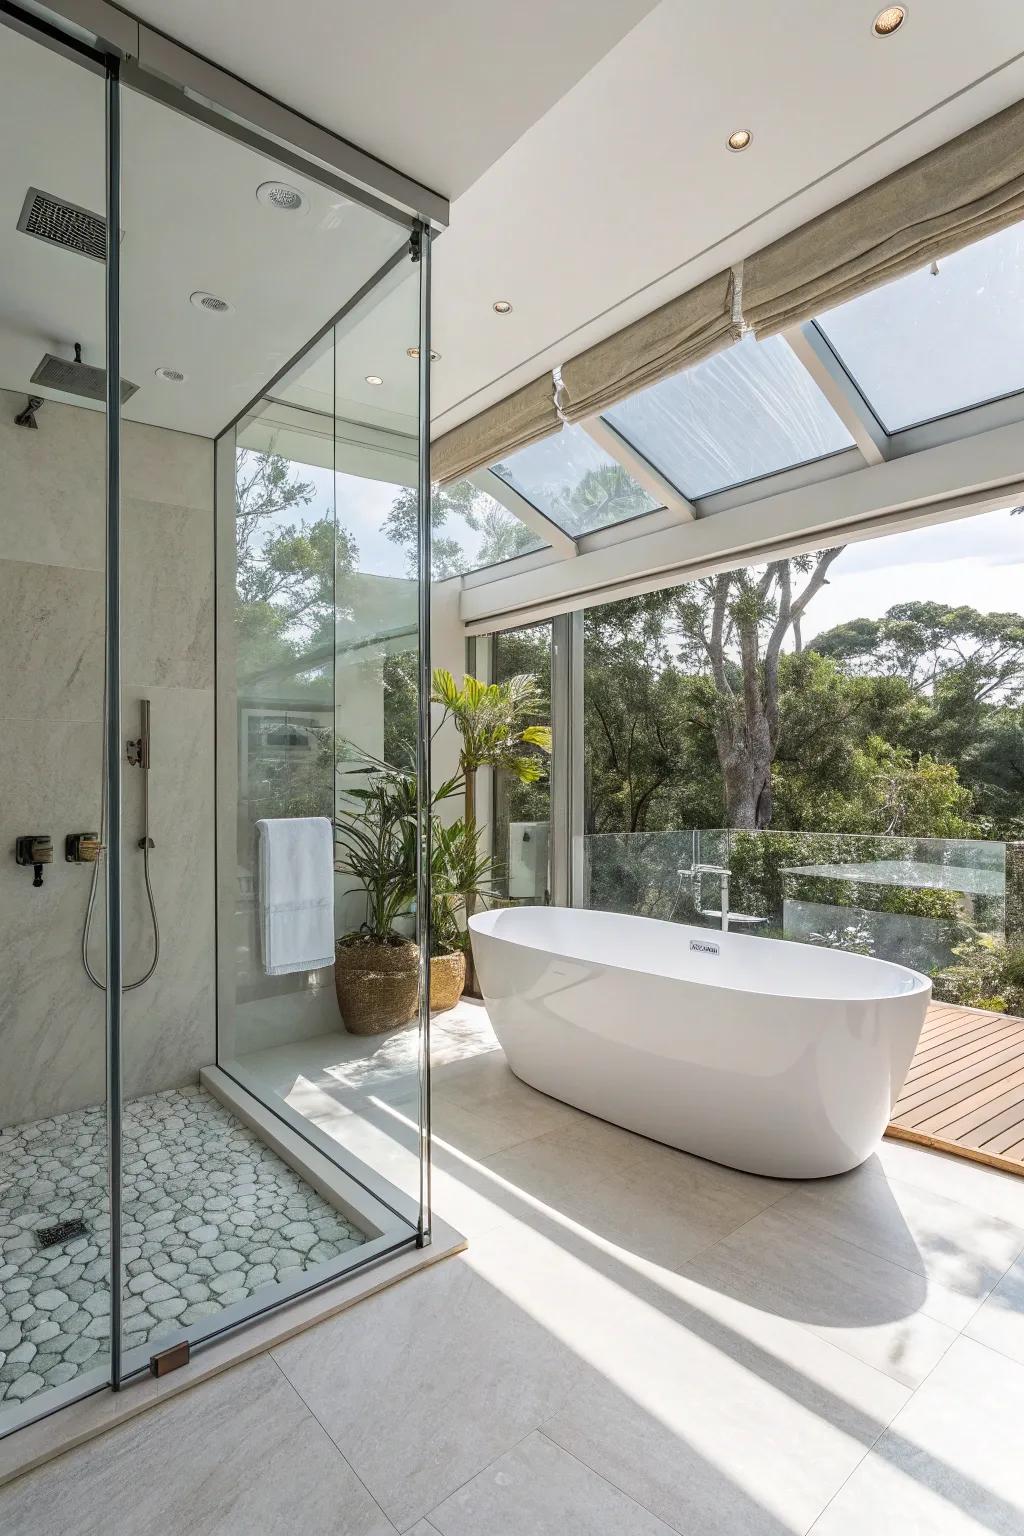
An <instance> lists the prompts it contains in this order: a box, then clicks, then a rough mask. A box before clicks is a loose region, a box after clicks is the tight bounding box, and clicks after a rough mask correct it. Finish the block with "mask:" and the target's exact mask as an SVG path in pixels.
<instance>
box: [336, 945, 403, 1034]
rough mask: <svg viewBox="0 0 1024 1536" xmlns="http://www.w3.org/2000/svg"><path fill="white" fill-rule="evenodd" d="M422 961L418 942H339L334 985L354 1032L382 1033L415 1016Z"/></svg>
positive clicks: (345, 1018) (350, 1028) (349, 1028)
mask: <svg viewBox="0 0 1024 1536" xmlns="http://www.w3.org/2000/svg"><path fill="white" fill-rule="evenodd" d="M419 963H420V961H419V950H418V949H417V948H416V945H415V944H345V943H344V942H339V944H338V947H337V950H336V951H335V957H334V986H335V990H336V991H337V994H338V1007H339V1008H340V1009H341V1017H342V1019H343V1021H344V1024H345V1028H346V1029H347V1030H348V1032H349V1034H350V1035H380V1034H383V1032H384V1031H385V1030H386V1029H397V1027H398V1026H399V1025H400V1024H407V1023H408V1022H409V1020H410V1019H412V1018H415V1016H416V1009H417V1004H418V1001H419Z"/></svg>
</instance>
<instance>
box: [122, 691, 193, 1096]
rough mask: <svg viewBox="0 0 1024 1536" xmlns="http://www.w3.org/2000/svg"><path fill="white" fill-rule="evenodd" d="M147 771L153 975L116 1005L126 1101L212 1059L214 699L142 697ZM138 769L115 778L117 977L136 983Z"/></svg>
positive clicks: (142, 942)
mask: <svg viewBox="0 0 1024 1536" xmlns="http://www.w3.org/2000/svg"><path fill="white" fill-rule="evenodd" d="M147 696H148V697H149V699H150V705H151V726H150V729H151V751H152V767H151V769H150V775H149V780H150V782H149V795H150V835H151V836H152V838H153V841H154V842H155V844H156V847H155V848H153V849H152V850H151V853H150V870H151V877H152V882H153V893H154V896H155V899H156V906H157V916H158V919H159V923H160V940H161V946H160V964H159V966H158V967H157V971H156V975H155V976H153V978H152V979H151V980H150V981H149V982H147V983H146V985H145V986H144V987H140V988H139V990H138V991H137V992H131V993H129V994H128V996H127V997H126V998H125V1003H124V1012H123V1018H124V1040H123V1060H124V1071H125V1089H126V1092H127V1093H128V1094H140V1093H152V1092H156V1091H158V1090H159V1089H162V1088H173V1087H179V1086H181V1085H182V1084H184V1083H187V1082H193V1081H195V1078H196V1077H197V1075H198V1073H199V1069H200V1068H201V1067H204V1066H207V1065H209V1063H210V1062H212V1061H213V1060H214V1058H215V1056H216V1039H215V997H214V987H215V975H214V933H215V926H214V913H215V882H214V877H215V866H214V782H213V771H214V760H213V754H214V729H213V720H214V704H213V693H212V692H211V691H208V690H205V691H202V690H191V691H190V690H187V689H182V688H150V689H148V690H147ZM138 697H139V690H136V689H126V690H125V696H124V711H125V724H126V730H127V731H134V730H135V729H136V727H135V724H134V721H135V719H136V718H137V714H136V711H137V700H138ZM142 774H143V770H142V769H141V768H139V769H135V768H126V769H125V775H124V859H123V870H124V877H123V878H124V885H123V900H122V911H123V931H124V975H125V980H126V981H132V980H135V979H136V978H137V977H139V976H141V975H143V974H144V973H145V971H146V970H147V969H148V967H149V964H150V961H151V959H152V954H153V938H152V924H151V919H150V912H149V904H148V902H147V900H146V893H145V881H144V866H143V855H142V852H141V851H140V850H139V848H138V847H137V843H138V839H139V838H140V837H141V835H142V827H143V820H142V790H143V782H142Z"/></svg>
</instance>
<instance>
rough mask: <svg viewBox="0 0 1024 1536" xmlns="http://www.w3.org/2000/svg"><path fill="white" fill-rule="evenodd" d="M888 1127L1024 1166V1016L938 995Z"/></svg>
mask: <svg viewBox="0 0 1024 1536" xmlns="http://www.w3.org/2000/svg"><path fill="white" fill-rule="evenodd" d="M887 1134H888V1135H889V1136H892V1137H895V1138H897V1139H902V1140H905V1141H916V1142H922V1143H924V1145H926V1146H932V1147H938V1148H940V1149H942V1150H943V1151H946V1152H955V1153H958V1154H959V1155H960V1156H961V1157H968V1158H971V1159H973V1160H974V1161H976V1162H983V1163H990V1164H992V1165H993V1166H995V1167H997V1168H1007V1169H1009V1170H1011V1171H1012V1172H1014V1173H1020V1174H1024V1019H1020V1018H1017V1017H1015V1016H1014V1015H1012V1014H1005V1013H985V1012H984V1011H983V1010H982V1009H980V1008H957V1007H955V1006H954V1005H953V1004H951V1003H933V1004H932V1005H931V1007H930V1008H929V1010H928V1016H927V1018H926V1020H925V1024H924V1028H923V1029H922V1031H921V1039H920V1041H919V1043H918V1047H917V1051H916V1052H915V1054H914V1059H913V1061H912V1062H911V1064H910V1071H909V1072H908V1073H907V1080H906V1082H905V1083H904V1085H903V1087H902V1089H901V1090H900V1096H899V1098H898V1099H897V1101H896V1104H895V1106H894V1108H893V1112H892V1121H891V1123H890V1125H889V1130H888V1133H887Z"/></svg>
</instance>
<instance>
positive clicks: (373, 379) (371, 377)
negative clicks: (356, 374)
mask: <svg viewBox="0 0 1024 1536" xmlns="http://www.w3.org/2000/svg"><path fill="white" fill-rule="evenodd" d="M366 382H367V384H383V383H384V380H383V379H382V378H381V376H380V374H379V373H368V374H367V375H366Z"/></svg>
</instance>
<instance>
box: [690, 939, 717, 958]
mask: <svg viewBox="0 0 1024 1536" xmlns="http://www.w3.org/2000/svg"><path fill="white" fill-rule="evenodd" d="M690 948H691V949H695V950H696V951H697V953H698V954H699V955H717V954H718V945H717V944H712V943H711V942H710V941H709V940H708V939H691V940H690Z"/></svg>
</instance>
